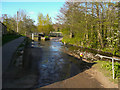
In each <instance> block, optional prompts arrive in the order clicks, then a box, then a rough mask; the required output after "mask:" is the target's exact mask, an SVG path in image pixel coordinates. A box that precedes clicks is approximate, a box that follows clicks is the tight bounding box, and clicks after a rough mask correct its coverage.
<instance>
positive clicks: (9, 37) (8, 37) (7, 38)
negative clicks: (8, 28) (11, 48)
mask: <svg viewBox="0 0 120 90" xmlns="http://www.w3.org/2000/svg"><path fill="white" fill-rule="evenodd" d="M20 36H21V35H17V34H6V35H3V36H2V45H4V44H6V43H8V42H10V41H12V40H14V39H16V38H18V37H20Z"/></svg>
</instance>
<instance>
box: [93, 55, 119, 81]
mask: <svg viewBox="0 0 120 90" xmlns="http://www.w3.org/2000/svg"><path fill="white" fill-rule="evenodd" d="M95 56H98V57H100V58H101V59H102V58H108V59H112V70H113V79H115V75H114V60H117V61H120V59H117V58H113V57H107V56H102V55H100V54H96V55H95Z"/></svg>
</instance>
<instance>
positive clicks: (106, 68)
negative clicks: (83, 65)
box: [95, 60, 120, 84]
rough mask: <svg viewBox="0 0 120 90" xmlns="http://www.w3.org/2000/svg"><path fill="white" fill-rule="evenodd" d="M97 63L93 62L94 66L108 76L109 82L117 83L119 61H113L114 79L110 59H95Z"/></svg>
mask: <svg viewBox="0 0 120 90" xmlns="http://www.w3.org/2000/svg"><path fill="white" fill-rule="evenodd" d="M95 62H96V63H97V64H95V67H96V68H97V69H98V70H99V71H100V72H102V73H103V74H104V75H105V77H108V78H109V80H110V81H111V82H114V83H115V84H118V81H119V78H120V63H118V62H115V63H114V69H115V70H114V73H115V79H113V77H112V75H113V73H112V62H110V61H99V60H98V61H95Z"/></svg>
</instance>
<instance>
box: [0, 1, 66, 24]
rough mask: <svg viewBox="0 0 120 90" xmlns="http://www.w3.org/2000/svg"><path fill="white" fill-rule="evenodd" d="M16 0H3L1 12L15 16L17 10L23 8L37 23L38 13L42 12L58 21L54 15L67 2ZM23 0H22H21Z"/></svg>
mask: <svg viewBox="0 0 120 90" xmlns="http://www.w3.org/2000/svg"><path fill="white" fill-rule="evenodd" d="M14 1H15V0H11V2H8V1H7V0H4V2H3V1H2V2H1V4H2V10H0V11H1V12H0V13H1V14H8V16H12V17H13V16H14V15H16V14H17V11H18V10H20V9H22V10H25V11H26V12H27V15H28V16H30V18H31V19H33V20H34V21H35V24H37V18H38V14H39V13H42V14H43V15H44V16H45V15H47V14H49V16H50V17H51V18H52V21H53V23H55V22H56V20H55V19H54V17H56V16H57V14H58V13H59V10H60V8H61V7H62V6H63V4H64V3H65V2H47V1H46V2H31V1H33V0H29V1H30V2H14ZM21 1H22V0H21ZM24 1H25V0H24Z"/></svg>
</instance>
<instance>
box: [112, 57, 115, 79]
mask: <svg viewBox="0 0 120 90" xmlns="http://www.w3.org/2000/svg"><path fill="white" fill-rule="evenodd" d="M112 70H113V79H114V78H115V75H114V59H112Z"/></svg>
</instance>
